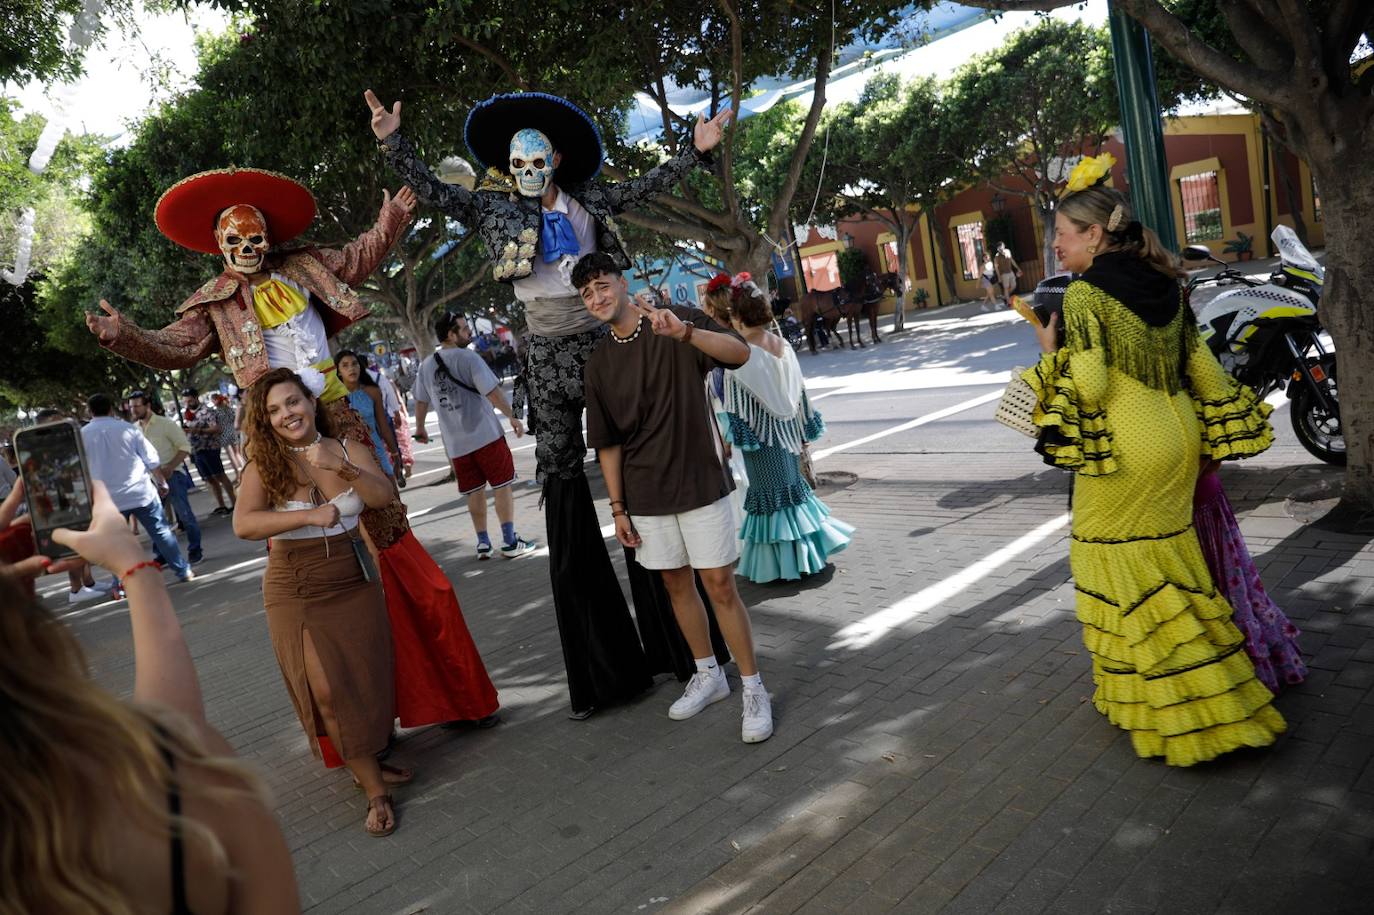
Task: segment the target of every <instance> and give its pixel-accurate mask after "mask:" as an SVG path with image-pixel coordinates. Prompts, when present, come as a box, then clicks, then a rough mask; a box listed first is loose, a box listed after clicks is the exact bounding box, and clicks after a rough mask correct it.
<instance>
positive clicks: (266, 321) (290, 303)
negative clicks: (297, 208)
mask: <svg viewBox="0 0 1374 915" xmlns="http://www.w3.org/2000/svg"><path fill="white" fill-rule="evenodd" d="M308 307H310V302H309V301H308V300H307V299H306V297H305V296H303V295H301V293H300V290H298V289H295V288H293V287H291V286H288V285H287V284H286V283H283V282H282V281H281V280H279V279H277V278H275V277H273V278H272V279H270V280H268V281H267V282H265V283H263V284H262V285H260V286H254V287H253V312H254V314H256V315H257V316H258V324H259V325H260V326H261V327H276V326H277V325H278V324H285V323H286V322H287V321H290V320H291V319H292V318H294V317H295V316H296V315H298V314H300V313H301V312H303V311H305V310H306V308H308Z"/></svg>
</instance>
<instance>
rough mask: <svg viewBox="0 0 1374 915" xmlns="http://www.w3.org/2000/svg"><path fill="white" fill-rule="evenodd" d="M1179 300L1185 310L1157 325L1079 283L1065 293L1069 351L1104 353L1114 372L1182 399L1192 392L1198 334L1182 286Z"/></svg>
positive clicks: (1104, 293)
mask: <svg viewBox="0 0 1374 915" xmlns="http://www.w3.org/2000/svg"><path fill="white" fill-rule="evenodd" d="M1174 295H1176V296H1178V297H1179V306H1178V307H1177V308H1176V309H1175V310H1174V313H1173V316H1172V318H1170V319H1169V320H1168V321H1167V322H1165V323H1163V324H1153V323H1151V322H1150V321H1149V320H1147V319H1146V318H1145V317H1143V316H1142V315H1141V314H1140V313H1138V312H1137V311H1136V310H1134V309H1132V308H1130V307H1128V306H1127V305H1125V304H1123V303H1122V302H1121V301H1120V300H1119V299H1117V298H1116V297H1115V296H1113V295H1112V294H1110V293H1109V292H1107V291H1105V290H1103V289H1101V288H1099V287H1098V286H1095V285H1093V284H1092V283H1090V282H1089V281H1088V280H1087V279H1086V278H1085V279H1080V280H1075V281H1074V282H1073V283H1070V284H1069V288H1068V290H1067V291H1066V292H1065V294H1064V322H1065V324H1064V330H1065V337H1064V343H1065V346H1066V347H1067V348H1068V349H1069V351H1070V352H1086V351H1088V350H1100V351H1101V353H1102V358H1103V361H1105V362H1106V363H1107V365H1109V366H1111V367H1112V368H1115V369H1116V370H1118V371H1120V372H1122V373H1124V374H1126V375H1129V376H1130V377H1132V378H1134V379H1135V380H1136V381H1139V382H1140V383H1141V384H1143V385H1145V386H1147V387H1151V388H1154V389H1155V390H1157V391H1164V392H1165V393H1167V394H1170V395H1173V394H1177V393H1178V392H1179V391H1181V390H1183V389H1184V388H1185V387H1187V380H1186V376H1185V367H1186V366H1187V364H1188V357H1189V356H1190V355H1191V354H1192V352H1193V347H1195V346H1197V345H1198V333H1197V325H1196V324H1195V323H1194V319H1193V312H1192V309H1190V308H1188V307H1187V306H1186V305H1185V304H1183V302H1182V295H1183V292H1182V290H1181V289H1178V288H1177V284H1175V292H1174ZM1156 314H1157V312H1156Z"/></svg>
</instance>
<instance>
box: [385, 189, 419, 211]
mask: <svg viewBox="0 0 1374 915" xmlns="http://www.w3.org/2000/svg"><path fill="white" fill-rule="evenodd" d="M392 202H394V203H396V204H397V205H398V206H400V208H401V209H403V210H405V211H406V213H408V214H409V213H414V212H415V207H416V205H417V201H416V199H415V192H414V191H412V190H411V189H410V185H408V184H403V185H401V188H400V190H398V191H397V192H396V196H395V197H392V196H391V193H390V192H389V191H387V189H386V188H382V209H384V210H385V209H386V207H387V204H389V203H392Z"/></svg>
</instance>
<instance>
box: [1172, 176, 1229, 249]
mask: <svg viewBox="0 0 1374 915" xmlns="http://www.w3.org/2000/svg"><path fill="white" fill-rule="evenodd" d="M1178 190H1179V195H1180V196H1181V197H1182V198H1183V235H1184V238H1185V239H1186V242H1187V244H1190V245H1191V244H1196V243H1198V242H1204V241H1221V239H1222V238H1223V237H1224V236H1225V229H1224V227H1223V226H1222V224H1221V223H1222V219H1221V184H1220V182H1219V181H1218V180H1217V173H1216V172H1214V171H1212V172H1201V173H1199V174H1196V175H1188V176H1187V177H1184V178H1179V179H1178Z"/></svg>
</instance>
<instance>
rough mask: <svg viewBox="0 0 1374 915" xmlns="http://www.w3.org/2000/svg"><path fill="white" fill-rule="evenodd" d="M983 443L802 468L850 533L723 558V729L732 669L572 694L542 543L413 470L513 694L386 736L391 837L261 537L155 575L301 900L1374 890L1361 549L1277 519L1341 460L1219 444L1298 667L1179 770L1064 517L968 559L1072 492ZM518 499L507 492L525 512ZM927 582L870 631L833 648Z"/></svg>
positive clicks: (1063, 901)
mask: <svg viewBox="0 0 1374 915" xmlns="http://www.w3.org/2000/svg"><path fill="white" fill-rule="evenodd" d="M994 408H995V404H988V405H986V407H985V408H979V410H978V412H977V413H976V414H975V413H974V412H973V411H970V414H969V415H970V416H975V417H976V418H979V419H982V420H984V421H985V420H986V419H987V418H988V417H990V416H991V412H992V410H993V409H994ZM984 414H986V415H984ZM1009 435H1010V434H1008V436H1009ZM1004 440H1005V451H1000V452H993V453H986V454H983V453H971V454H970V453H960V454H957V455H951V454H947V453H900V454H894V453H878V452H877V451H876V450H874V451H870V452H863V451H860V450H855V451H851V452H844V453H841V454H837V455H834V456H833V457H831V458H830V459H828V460H825V461H823V462H822V463H821V464H820V465H818V467H817V469H818V470H820V471H821V472H822V473H824V474H827V475H828V478H829V479H831V480H832V481H833V482H834V483H836V484H838V485H835V486H832V487H829V488H828V489H827V491H826V492H824V493H823V497H824V498H825V499H826V501H827V503H828V504H829V505H830V506H831V508H832V509H833V510H834V512H835V514H836V515H837V516H838V517H840V518H843V519H844V520H847V521H849V522H851V523H853V524H856V525H857V526H858V529H859V530H858V534H857V536H856V538H855V541H854V543H853V545H852V546H851V548H850V549H849V550H848V551H846V552H845V553H842V554H840V555H839V556H838V557H837V558H836V564H835V569H834V572H833V573H829V574H827V575H825V576H822V577H821V578H820V579H818V580H814V581H808V582H806V583H805V584H802V585H795V584H794V585H778V586H768V587H760V586H754V585H746V586H745V587H744V588H743V592H744V597H745V600H746V602H747V603H748V604H749V605H750V607H751V608H752V611H753V616H754V621H755V630H756V636H757V639H758V642H759V644H760V654H761V664H762V667H763V673H764V676H765V680H766V683H767V685H768V686H769V688H770V690H771V692H772V693H773V695H774V705H775V711H776V715H777V733H776V736H775V737H774V738H773V739H772V740H770V741H768V742H766V743H764V744H760V745H755V746H745V745H744V744H742V743H740V741H739V704H738V702H739V700H738V698H737V693H738V680H737V678H736V677H735V675H734V672H733V668H731V680H732V683H733V684H734V685H735V688H736V696H732V698H731V700H730V701H728V702H722V703H719V704H717V705H715V706H713V707H712V708H711V709H709V710H708V711H706V712H705V713H703V714H702V715H700V716H699V717H698V718H696V719H693V720H691V721H688V722H673V721H670V720H668V718H667V716H666V710H667V706H668V705H669V704H670V703H671V702H672V700H673V699H674V698H676V696H677V694H678V689H679V687H678V685H677V684H676V683H675V682H673V681H671V679H668V680H667V681H666V682H664V681H665V678H663V677H660V678H659V680H660V684H659V685H658V686H657V687H656V689H655V690H653V691H651V692H650V693H649V694H648V695H647V696H646V697H645V698H643V699H642V700H641V701H639V702H637V703H634V704H631V705H629V706H625V707H622V708H616V709H609V710H606V711H604V712H602V713H600V714H598V715H596V716H594V717H593V718H592V719H591V720H589V721H587V722H585V723H577V722H572V721H568V720H567V719H566V718H565V717H564V715H565V711H566V706H567V698H566V691H565V687H564V680H563V668H562V657H561V654H560V650H559V643H558V638H557V634H556V631H555V627H554V621H553V609H552V606H551V602H550V598H549V589H548V579H547V575H548V570H547V562H546V559H544V558H542V557H534V558H531V559H526V560H520V561H518V562H515V563H509V562H496V561H494V562H487V563H481V564H479V563H477V562H476V561H475V560H474V559H473V558H472V557H471V553H470V547H469V544H468V541H469V540H470V539H471V529H470V525H469V523H468V519H467V516H466V513H465V512H464V511H463V510H462V508H461V503H460V500H459V499H458V498H457V497H456V496H455V495H454V494H453V493H452V489H451V487H437V488H432V487H418V488H417V487H412V488H411V489H410V490H408V491H407V493H406V498H407V500H408V501H412V502H413V503H416V504H425V505H428V506H430V510H429V511H428V513H426V514H425V515H424V516H423V517H417V519H416V531H417V535H418V536H419V537H420V538H421V540H422V541H423V542H424V543H425V544H426V546H427V547H428V548H429V549H430V550H431V552H432V553H433V554H434V555H435V558H436V559H437V560H438V561H439V562H440V563H441V565H443V567H444V568H445V570H446V571H447V572H448V573H449V575H450V577H451V578H452V580H453V581H454V584H455V587H456V588H457V590H458V593H459V597H460V599H461V601H462V603H463V607H464V612H465V614H466V617H467V620H468V623H469V625H470V626H471V628H472V630H473V634H474V636H475V638H476V640H477V643H478V645H479V647H480V648H481V649H482V652H483V655H484V657H485V659H486V661H487V664H488V667H489V669H490V671H491V674H492V677H493V679H494V680H495V682H496V684H497V686H498V688H499V689H500V690H501V698H502V702H503V705H504V715H505V721H504V723H503V724H502V725H501V726H500V727H498V728H496V729H494V730H491V731H480V732H479V731H470V732H462V733H453V732H448V731H443V730H439V729H428V730H417V731H412V732H408V733H406V734H405V735H404V736H403V738H402V740H401V741H400V743H399V745H398V747H397V749H396V752H395V757H394V759H395V760H396V761H398V762H401V763H404V764H407V765H413V766H415V767H416V769H417V771H418V773H419V775H418V778H417V780H416V782H415V784H414V785H413V786H411V787H410V788H409V789H405V791H406V793H403V794H402V795H401V796H400V799H399V800H400V813H401V817H402V823H401V828H400V829H399V830H398V832H397V833H396V835H394V836H393V837H391V838H390V839H387V840H385V841H375V840H372V839H368V838H367V837H365V836H364V834H363V831H362V822H363V818H364V815H365V810H364V804H363V801H362V799H361V797H360V796H359V795H358V794H357V793H356V792H355V791H353V790H352V789H351V786H350V785H349V783H348V779H347V777H346V776H344V775H340V774H338V773H328V772H325V771H324V770H323V769H322V768H321V767H320V766H319V764H318V763H317V762H316V761H315V760H314V759H313V758H311V756H310V754H309V752H308V750H307V749H306V747H305V743H304V740H303V739H302V737H301V734H300V729H299V725H298V723H297V722H296V719H295V716H294V714H293V713H292V711H291V708H290V703H289V700H288V698H287V695H286V691H285V689H284V688H283V687H282V684H281V679H280V674H279V673H278V671H277V668H276V664H275V661H274V660H273V656H272V651H271V647H270V644H269V642H268V640H267V634H266V626H265V623H264V620H263V611H262V605H261V592H260V576H261V571H262V566H261V563H260V561H259V560H260V558H261V550H260V548H259V547H258V546H256V545H251V544H241V543H238V542H236V541H233V540H231V539H228V538H227V536H226V531H225V530H224V525H218V526H211V528H210V530H209V531H208V532H207V538H213V539H208V540H207V554H210V555H212V556H213V557H215V559H216V561H217V563H218V564H217V565H216V566H215V569H216V570H218V569H222V568H223V564H224V563H234V564H237V565H240V567H239V568H238V569H237V570H236V571H232V572H225V573H221V574H217V575H216V577H214V578H213V579H211V580H207V582H206V583H205V584H198V585H192V586H189V587H180V588H177V589H175V590H174V592H173V593H174V598H175V600H176V603H177V607H178V613H179V615H180V616H181V618H182V620H183V622H184V624H185V627H186V632H187V637H188V640H189V642H190V644H191V648H192V652H193V654H194V655H195V658H196V663H197V667H198V669H199V671H200V674H201V677H202V680H203V684H204V689H205V698H206V702H207V704H208V707H209V711H210V716H211V719H212V721H213V723H214V724H215V725H216V726H218V727H219V728H221V729H222V730H223V732H224V733H225V735H226V737H228V738H229V740H230V741H231V742H233V744H234V745H235V746H236V747H237V748H238V749H239V751H240V752H241V753H243V754H244V755H245V756H246V757H247V758H249V759H250V760H252V761H253V762H255V763H256V764H258V765H259V766H260V767H261V768H262V769H263V770H264V771H265V773H266V775H267V779H268V781H269V784H270V786H271V788H272V790H273V791H274V793H275V796H276V800H277V806H278V811H279V814H280V816H281V819H282V822H283V824H284V826H285V829H286V832H287V836H288V840H289V842H290V845H291V848H292V853H293V856H294V858H295V863H296V868H297V874H298V876H299V880H300V885H301V891H302V898H303V901H304V902H305V904H306V906H307V910H308V911H310V912H312V913H321V915H322V913H332V912H362V913H382V915H392V913H395V915H402V913H405V915H413V913H419V912H427V913H450V912H503V913H504V912H510V913H517V912H530V913H534V912H537V913H553V912H595V913H600V912H682V913H698V912H708V911H721V912H741V911H758V912H794V911H795V912H841V911H843V912H846V913H870V912H886V911H893V912H916V913H924V912H936V911H947V912H1014V913H1020V912H1040V911H1052V912H1102V911H1111V912H1168V913H1187V912H1218V911H1220V912H1286V911H1295V910H1311V911H1322V912H1327V911H1333V912H1334V911H1359V910H1367V907H1366V902H1367V900H1368V899H1369V898H1370V892H1371V890H1374V866H1371V865H1374V860H1372V859H1371V840H1374V765H1371V759H1370V757H1371V749H1372V748H1374V693H1372V692H1371V686H1372V685H1374V591H1371V589H1372V588H1374V549H1371V548H1370V546H1369V545H1368V543H1367V542H1366V541H1365V539H1363V538H1352V537H1346V536H1342V535H1337V534H1331V533H1327V532H1323V531H1321V530H1317V529H1315V528H1312V527H1303V526H1301V525H1299V524H1298V523H1297V522H1296V521H1294V520H1293V519H1292V518H1291V517H1290V515H1289V508H1288V506H1287V504H1286V497H1287V496H1288V495H1290V494H1291V493H1293V492H1295V491H1298V490H1303V489H1309V488H1311V487H1312V486H1314V485H1317V484H1319V483H1321V482H1322V481H1335V480H1338V479H1339V475H1338V474H1337V473H1335V472H1334V471H1332V470H1330V469H1329V468H1325V467H1320V466H1314V465H1312V464H1310V463H1307V462H1306V461H1302V462H1301V463H1296V462H1295V460H1297V459H1295V458H1294V457H1293V454H1292V452H1291V451H1290V452H1288V453H1286V454H1285V455H1278V456H1265V457H1262V458H1260V459H1257V460H1256V461H1253V462H1250V463H1249V464H1248V465H1245V466H1239V467H1227V468H1226V470H1225V477H1224V479H1225V482H1226V485H1227V488H1228V490H1229V491H1230V493H1231V495H1232V499H1233V501H1234V502H1235V504H1236V508H1237V510H1238V511H1239V512H1240V513H1241V514H1242V515H1243V527H1244V528H1245V530H1246V532H1247V534H1248V535H1249V542H1250V546H1251V549H1252V551H1253V552H1254V554H1255V555H1256V558H1257V561H1258V563H1259V564H1260V565H1261V567H1262V569H1263V571H1264V573H1265V579H1266V583H1267V584H1268V585H1269V586H1270V587H1271V590H1272V592H1273V594H1274V596H1275V599H1276V600H1277V601H1278V602H1279V604H1280V605H1281V606H1283V607H1284V608H1285V609H1286V610H1287V611H1288V612H1289V613H1290V615H1291V616H1292V617H1293V618H1294V620H1295V621H1296V622H1297V623H1298V625H1299V626H1301V627H1302V628H1303V630H1304V635H1303V647H1304V649H1305V650H1306V651H1307V652H1308V653H1309V655H1310V663H1311V666H1312V676H1311V679H1310V680H1309V682H1308V683H1307V684H1305V685H1303V686H1302V687H1299V688H1297V689H1294V690H1291V691H1290V692H1288V693H1286V694H1285V695H1283V696H1282V697H1281V698H1280V699H1279V701H1278V707H1279V708H1280V710H1281V711H1282V712H1283V713H1284V715H1285V716H1286V717H1287V718H1288V721H1289V726H1290V730H1289V733H1288V735H1286V736H1285V737H1284V738H1283V739H1282V741H1281V742H1280V743H1279V744H1278V745H1277V746H1276V747H1273V748H1270V749H1267V750H1263V751H1246V752H1241V753H1234V754H1231V755H1230V756H1229V757H1227V758H1224V759H1223V760H1221V761H1219V762H1216V763H1213V764H1208V765H1203V766H1199V767H1195V768H1193V769H1186V770H1178V769H1170V768H1168V767H1166V766H1164V765H1163V764H1162V763H1159V762H1149V761H1143V760H1139V759H1137V758H1136V757H1135V756H1134V754H1133V753H1132V752H1131V749H1130V742H1129V738H1127V737H1126V736H1125V735H1124V733H1123V732H1120V731H1118V730H1116V729H1115V728H1113V727H1111V726H1110V725H1109V724H1108V723H1107V722H1106V721H1105V719H1103V718H1102V717H1101V716H1100V715H1098V713H1097V712H1096V711H1094V710H1093V708H1092V706H1091V705H1090V704H1089V703H1088V702H1087V697H1088V695H1089V692H1090V690H1091V684H1090V678H1089V673H1088V659H1087V655H1086V653H1085V652H1084V650H1083V648H1082V644H1081V639H1080V635H1079V627H1078V624H1077V623H1076V622H1075V620H1074V618H1073V615H1072V606H1073V590H1072V585H1071V583H1070V582H1069V569H1068V561H1067V543H1066V539H1065V538H1066V534H1067V530H1066V529H1061V530H1059V531H1058V532H1056V533H1053V534H1051V535H1050V536H1048V537H1047V539H1045V540H1043V541H1041V542H1039V543H1038V544H1036V545H1034V546H1032V547H1031V548H1029V549H1027V550H1026V551H1024V552H1022V553H1020V554H1019V555H1015V556H1013V557H1011V558H1008V559H1007V560H1006V561H1005V562H1003V563H1002V564H1000V565H996V566H995V567H989V564H987V563H984V564H982V565H978V564H976V563H977V561H978V560H981V559H983V558H984V557H988V556H990V555H992V554H994V553H996V551H998V550H1002V549H1003V548H1005V547H1007V546H1008V545H1009V544H1012V543H1013V542H1014V541H1016V540H1017V539H1018V538H1020V537H1021V536H1022V535H1024V534H1025V533H1026V532H1028V531H1031V530H1033V529H1035V528H1037V527H1040V526H1041V525H1044V524H1045V523H1046V522H1047V521H1051V520H1053V519H1055V518H1057V517H1058V516H1060V515H1062V514H1063V513H1064V512H1065V510H1066V497H1067V491H1068V478H1067V477H1066V476H1065V475H1064V474H1061V473H1059V472H1057V471H1054V470H1051V469H1049V468H1045V467H1044V466H1043V465H1040V464H1039V463H1037V461H1036V459H1035V458H1034V456H1033V455H1029V454H1027V453H1026V452H1025V449H1024V448H1023V447H1021V443H1020V441H1019V440H1016V438H1015V437H1014V436H1010V437H1009V438H1006V437H1004ZM998 441H1003V439H999V440H998ZM877 444H883V443H877ZM877 444H875V446H874V448H875V449H876V447H877ZM536 501H537V493H536V492H535V491H534V489H533V488H532V487H529V486H528V485H526V486H523V487H522V488H521V489H520V490H519V494H518V499H517V504H518V512H519V517H520V519H521V526H522V528H524V529H526V530H528V531H534V530H537V529H538V528H539V527H542V519H540V518H539V517H538V515H537V508H536V504H535V503H536ZM431 503H432V504H431ZM601 507H602V508H603V509H604V500H603V504H602V506H601ZM1291 510H1292V511H1296V512H1299V513H1301V512H1302V511H1304V510H1305V509H1304V508H1303V507H1302V506H1297V507H1294V508H1292V509H1291ZM602 520H603V521H608V520H609V518H603V519H602ZM211 545H213V551H212V549H211ZM617 563H618V564H619V559H618V558H617ZM970 569H972V571H974V572H976V571H978V570H980V569H981V570H984V571H985V574H982V575H981V576H980V577H976V578H974V577H973V575H972V573H971V572H969V571H967V570H970ZM961 570H964V573H965V578H966V579H967V580H963V581H953V582H952V581H951V576H954V575H956V574H957V573H960V572H961ZM940 583H945V584H946V585H947V587H945V588H944V589H943V590H940V591H938V592H930V591H926V592H925V593H926V594H927V596H931V597H932V598H934V599H932V600H930V601H929V602H928V604H929V605H928V607H927V608H926V609H925V610H924V611H923V612H920V613H917V614H915V615H914V617H913V618H912V619H911V620H910V621H908V622H905V623H903V624H901V625H899V626H898V627H897V628H895V629H893V630H892V631H890V632H887V633H885V634H882V635H880V636H879V637H877V638H876V640H875V641H874V642H873V643H872V644H870V645H868V646H867V647H859V648H848V647H840V646H838V645H837V642H839V641H840V640H839V639H838V638H837V634H838V633H840V632H841V630H843V629H844V628H845V627H846V626H849V625H851V624H854V623H856V622H858V621H860V620H863V619H864V618H865V617H868V616H869V615H871V614H873V613H874V612H876V611H879V610H881V609H883V608H885V607H891V606H893V605H895V604H898V602H899V601H901V600H902V599H903V598H907V597H908V596H910V595H913V594H918V593H920V592H923V590H924V589H928V588H931V587H932V586H935V585H938V584H940ZM902 606H907V607H910V606H913V604H912V603H908V604H903V605H902ZM69 620H70V622H72V623H73V625H75V626H76V627H77V628H78V631H79V633H80V636H81V638H82V641H83V643H84V644H86V645H87V647H88V650H89V652H90V655H91V658H92V661H93V663H94V665H95V667H96V669H97V675H98V676H99V678H100V679H101V680H102V681H103V682H105V683H107V684H109V685H110V686H111V687H112V688H115V689H120V690H127V689H128V687H129V685H130V681H131V673H132V671H131V667H130V659H129V655H128V631H127V620H126V617H125V614H124V613H123V611H122V610H121V609H120V608H101V609H98V610H95V611H92V612H77V613H75V614H73V615H71V616H70V617H69Z"/></svg>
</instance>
